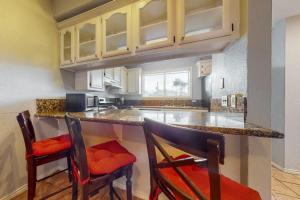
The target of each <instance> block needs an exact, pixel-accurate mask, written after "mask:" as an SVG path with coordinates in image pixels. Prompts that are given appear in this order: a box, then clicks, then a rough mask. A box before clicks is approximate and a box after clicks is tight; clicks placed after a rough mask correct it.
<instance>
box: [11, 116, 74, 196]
mask: <svg viewBox="0 0 300 200" xmlns="http://www.w3.org/2000/svg"><path fill="white" fill-rule="evenodd" d="M17 120H18V123H19V125H20V128H21V131H22V134H23V137H24V142H25V146H26V156H25V157H26V161H27V172H28V193H27V199H28V200H33V198H34V196H35V191H36V182H39V181H41V180H39V181H37V179H36V171H37V167H38V166H40V165H43V164H46V163H49V162H52V161H56V160H59V159H62V158H67V161H68V170H69V179H70V180H71V159H70V147H71V143H70V137H69V135H68V134H67V135H62V136H58V137H54V138H48V139H46V140H41V141H36V137H35V131H34V127H33V124H32V121H31V119H30V113H29V111H24V112H22V113H19V114H18V116H17ZM63 171H65V170H63ZM60 172H62V171H60ZM60 172H57V173H55V174H52V175H50V176H47V177H45V178H43V179H42V180H45V179H47V178H50V177H52V176H54V175H56V174H58V173H60ZM67 188H68V187H67ZM67 188H64V189H67ZM64 189H62V190H60V191H57V192H55V193H53V194H51V195H48V197H49V196H53V195H55V194H57V193H59V192H61V191H63V190H64Z"/></svg>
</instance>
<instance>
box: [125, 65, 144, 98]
mask: <svg viewBox="0 0 300 200" xmlns="http://www.w3.org/2000/svg"><path fill="white" fill-rule="evenodd" d="M141 75H142V71H141V69H139V68H138V69H128V70H127V81H128V82H127V91H128V94H141V78H142V77H141Z"/></svg>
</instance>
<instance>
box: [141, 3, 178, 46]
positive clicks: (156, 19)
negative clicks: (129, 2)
mask: <svg viewBox="0 0 300 200" xmlns="http://www.w3.org/2000/svg"><path fill="white" fill-rule="evenodd" d="M174 8H175V3H174V1H173V0H144V1H140V2H138V3H136V8H135V14H136V16H135V18H136V20H137V24H136V26H135V32H136V33H137V37H136V40H137V46H136V49H137V51H139V50H147V49H153V48H159V47H166V46H171V45H173V44H174V37H175V35H174V18H175V17H174V14H175V13H174Z"/></svg>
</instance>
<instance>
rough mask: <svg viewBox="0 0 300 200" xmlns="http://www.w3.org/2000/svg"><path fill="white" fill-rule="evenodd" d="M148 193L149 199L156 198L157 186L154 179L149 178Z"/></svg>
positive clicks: (153, 199) (154, 199)
mask: <svg viewBox="0 0 300 200" xmlns="http://www.w3.org/2000/svg"><path fill="white" fill-rule="evenodd" d="M150 187H151V188H150V195H149V200H157V196H158V188H157V184H156V183H155V182H154V180H153V179H152V178H151V186H150Z"/></svg>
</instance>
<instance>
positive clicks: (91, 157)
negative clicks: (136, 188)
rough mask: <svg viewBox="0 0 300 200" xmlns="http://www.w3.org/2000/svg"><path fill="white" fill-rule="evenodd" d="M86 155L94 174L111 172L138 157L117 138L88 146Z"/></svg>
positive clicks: (91, 171)
mask: <svg viewBox="0 0 300 200" xmlns="http://www.w3.org/2000/svg"><path fill="white" fill-rule="evenodd" d="M86 155H87V160H88V166H89V170H90V173H91V174H93V175H102V174H109V173H112V172H114V171H115V170H117V169H119V168H121V167H124V166H126V165H129V164H132V163H134V162H135V161H136V157H135V156H134V155H133V154H131V153H129V152H128V151H127V149H125V148H124V147H122V146H121V145H120V144H119V143H118V142H117V141H115V140H113V141H109V142H106V143H103V144H98V145H96V146H92V147H90V148H88V149H87V150H86Z"/></svg>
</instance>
